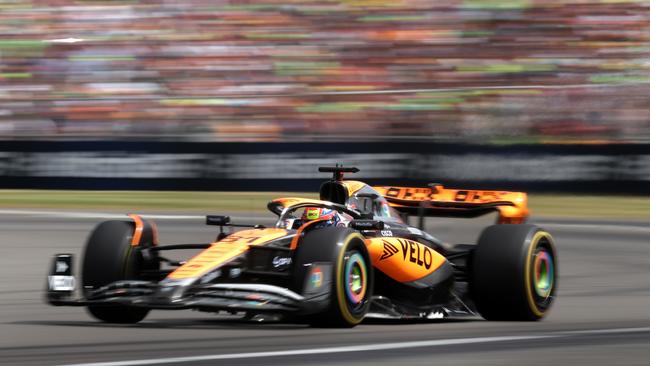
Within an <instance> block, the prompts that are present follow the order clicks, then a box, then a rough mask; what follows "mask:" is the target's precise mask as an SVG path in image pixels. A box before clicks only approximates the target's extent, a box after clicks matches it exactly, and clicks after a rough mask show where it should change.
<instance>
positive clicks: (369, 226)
mask: <svg viewBox="0 0 650 366" xmlns="http://www.w3.org/2000/svg"><path fill="white" fill-rule="evenodd" d="M350 227H351V228H353V229H357V230H383V229H384V222H383V221H376V220H352V221H351V222H350Z"/></svg>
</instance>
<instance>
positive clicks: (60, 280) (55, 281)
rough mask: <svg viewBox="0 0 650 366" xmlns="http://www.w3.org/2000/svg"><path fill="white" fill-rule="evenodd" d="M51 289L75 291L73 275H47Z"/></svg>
mask: <svg viewBox="0 0 650 366" xmlns="http://www.w3.org/2000/svg"><path fill="white" fill-rule="evenodd" d="M47 283H48V287H49V289H50V291H66V292H68V291H74V287H75V280H74V277H72V276H47Z"/></svg>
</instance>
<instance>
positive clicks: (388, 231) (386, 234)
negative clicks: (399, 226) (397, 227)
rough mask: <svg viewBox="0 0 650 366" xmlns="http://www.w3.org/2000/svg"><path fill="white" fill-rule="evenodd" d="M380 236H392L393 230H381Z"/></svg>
mask: <svg viewBox="0 0 650 366" xmlns="http://www.w3.org/2000/svg"><path fill="white" fill-rule="evenodd" d="M381 236H393V232H392V231H390V230H382V231H381Z"/></svg>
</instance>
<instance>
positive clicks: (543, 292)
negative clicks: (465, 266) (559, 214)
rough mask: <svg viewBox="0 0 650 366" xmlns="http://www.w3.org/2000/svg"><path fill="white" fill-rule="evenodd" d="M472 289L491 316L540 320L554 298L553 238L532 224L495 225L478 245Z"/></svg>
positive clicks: (484, 312)
mask: <svg viewBox="0 0 650 366" xmlns="http://www.w3.org/2000/svg"><path fill="white" fill-rule="evenodd" d="M471 269H472V273H471V283H470V289H471V293H472V298H473V300H474V303H475V304H476V308H477V310H478V312H479V313H480V314H481V316H483V317H484V318H485V319H487V320H519V321H533V320H540V319H542V318H543V317H544V316H545V315H546V314H547V312H548V310H549V309H550V307H551V305H552V304H553V301H554V300H555V293H556V290H557V278H558V275H557V255H556V250H555V244H554V242H553V237H552V236H551V234H549V233H548V232H546V231H544V230H542V229H541V228H539V227H537V226H534V225H493V226H490V227H488V228H486V229H485V230H484V231H483V233H481V237H480V238H479V241H478V245H477V247H476V249H475V250H474V253H473V256H472V264H471Z"/></svg>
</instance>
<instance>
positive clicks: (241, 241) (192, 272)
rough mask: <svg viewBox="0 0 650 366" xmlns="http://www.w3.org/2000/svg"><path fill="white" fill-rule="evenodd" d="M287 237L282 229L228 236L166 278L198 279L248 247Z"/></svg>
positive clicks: (257, 230) (252, 231) (242, 252)
mask: <svg viewBox="0 0 650 366" xmlns="http://www.w3.org/2000/svg"><path fill="white" fill-rule="evenodd" d="M285 235H287V231H286V230H284V229H275V228H269V229H252V230H242V231H238V232H236V233H233V234H230V235H228V236H227V237H225V238H223V239H222V240H220V241H218V242H216V243H212V245H211V246H210V247H209V248H207V249H205V250H204V251H202V252H201V253H199V254H198V255H196V256H195V257H193V258H192V259H190V260H189V261H187V263H185V264H183V265H182V266H180V267H178V268H177V269H176V270H175V271H174V272H172V273H170V274H169V276H167V278H172V279H184V278H196V277H199V276H201V275H203V274H205V273H206V272H208V271H210V270H211V269H213V268H215V267H217V266H219V265H221V264H223V263H226V262H228V261H230V260H232V259H233V258H235V257H237V256H240V255H242V254H244V253H245V252H246V251H247V250H248V247H249V246H253V245H261V244H265V243H267V242H269V241H271V240H274V239H278V238H281V237H283V236H285Z"/></svg>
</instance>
